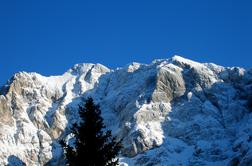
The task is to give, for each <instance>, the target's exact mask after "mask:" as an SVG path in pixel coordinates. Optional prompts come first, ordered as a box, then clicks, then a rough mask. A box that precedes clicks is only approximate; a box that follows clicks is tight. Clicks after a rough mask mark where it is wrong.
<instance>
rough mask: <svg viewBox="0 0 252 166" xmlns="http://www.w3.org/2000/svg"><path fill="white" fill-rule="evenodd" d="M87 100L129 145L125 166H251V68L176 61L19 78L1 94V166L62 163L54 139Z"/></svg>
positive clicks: (75, 69) (95, 66)
mask: <svg viewBox="0 0 252 166" xmlns="http://www.w3.org/2000/svg"><path fill="white" fill-rule="evenodd" d="M89 96H91V97H93V99H94V101H95V103H96V104H99V105H100V107H101V110H102V116H103V118H104V120H105V124H106V126H107V127H108V128H110V129H112V131H113V133H114V135H117V136H118V137H119V138H123V140H124V142H123V143H124V148H123V150H122V153H121V157H120V161H121V165H122V166H123V165H124V166H127V165H129V166H132V165H145V166H152V165H153V166H154V165H159V166H169V165H221V166H223V165H241V166H243V165H244V166H245V165H252V113H251V112H252V70H247V71H246V70H244V69H243V68H239V67H231V68H229V67H222V66H218V65H215V64H212V63H203V64H202V63H197V62H194V61H191V60H188V59H185V58H182V57H179V56H174V57H172V58H170V59H166V60H155V61H153V62H152V63H151V64H148V65H146V64H139V63H132V64H129V65H127V66H126V67H123V68H118V69H116V70H111V69H108V68H107V67H105V66H103V65H100V64H77V65H75V66H74V67H73V68H71V69H70V70H68V71H67V72H66V73H64V74H63V75H62V76H51V77H44V76H41V75H40V74H37V73H26V72H20V73H17V74H15V75H14V76H13V77H12V78H11V79H10V80H9V81H8V82H7V84H6V85H4V86H3V87H2V88H1V89H0V165H7V164H10V165H11V164H13V165H14V164H20V165H22V164H24V163H25V164H26V165H63V164H64V162H63V160H62V149H61V147H60V145H59V144H58V143H57V140H58V139H62V138H67V137H69V129H70V127H71V125H72V124H73V123H74V122H77V121H79V117H78V112H77V110H78V109H77V108H78V104H80V103H82V101H83V99H85V98H87V97H89ZM87 134H88V133H87Z"/></svg>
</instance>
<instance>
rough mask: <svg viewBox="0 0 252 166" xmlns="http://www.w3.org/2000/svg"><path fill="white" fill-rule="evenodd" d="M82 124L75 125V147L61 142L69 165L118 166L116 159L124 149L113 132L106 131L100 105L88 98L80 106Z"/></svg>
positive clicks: (73, 128) (73, 130) (73, 132)
mask: <svg viewBox="0 0 252 166" xmlns="http://www.w3.org/2000/svg"><path fill="white" fill-rule="evenodd" d="M79 114H80V118H81V122H80V123H79V124H77V123H75V124H73V127H72V129H71V132H72V134H73V135H74V139H75V142H74V147H71V146H70V145H68V144H67V143H66V142H65V141H63V140H61V141H60V144H61V145H62V146H63V149H64V155H65V158H66V161H67V164H68V165H70V166H79V165H85V166H116V165H117V164H118V159H116V157H117V156H118V154H119V151H120V149H121V147H122V145H121V142H122V140H119V141H117V139H116V137H113V136H112V133H111V130H107V131H105V125H104V123H103V118H102V117H101V110H100V107H99V105H95V104H94V102H93V99H92V98H88V99H87V100H86V102H85V104H84V106H79Z"/></svg>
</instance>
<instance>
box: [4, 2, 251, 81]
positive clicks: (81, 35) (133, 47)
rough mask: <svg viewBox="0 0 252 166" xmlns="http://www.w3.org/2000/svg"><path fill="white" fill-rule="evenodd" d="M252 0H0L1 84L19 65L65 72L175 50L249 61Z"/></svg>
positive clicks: (228, 61) (205, 58)
mask: <svg viewBox="0 0 252 166" xmlns="http://www.w3.org/2000/svg"><path fill="white" fill-rule="evenodd" d="M251 9H252V1H249V0H190V1H189V0H165V1H161V0H156V1H154V0H152V1H148V0H114V1H111V0H103V1H97V0H90V1H85V0H82V1H78V0H60V1H56V0H25V1H22V0H16V1H14V0H1V1H0V58H1V59H0V76H1V79H0V84H2V83H3V82H5V81H6V80H7V79H9V78H10V77H11V76H12V75H13V74H14V73H15V72H18V71H35V72H39V73H41V74H43V75H55V74H62V73H64V72H65V71H66V70H67V69H68V68H70V67H71V66H73V65H74V64H76V63H84V62H93V63H102V64H104V65H106V66H108V67H111V68H115V67H120V66H124V65H126V64H127V63H129V62H132V61H137V62H142V63H150V62H151V61H152V60H153V59H157V58H169V57H171V56H172V55H174V54H178V55H181V56H184V57H186V58H190V59H193V60H196V61H200V62H214V63H217V64H220V65H223V66H234V65H236V66H243V67H245V68H248V67H252V65H251V63H252V10H251Z"/></svg>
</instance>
